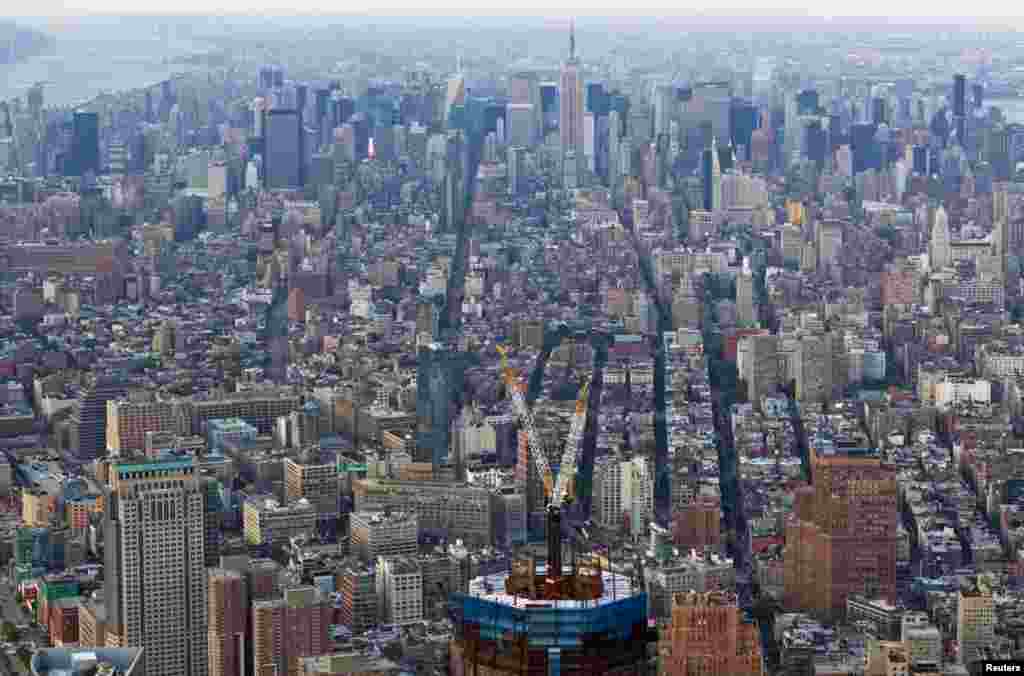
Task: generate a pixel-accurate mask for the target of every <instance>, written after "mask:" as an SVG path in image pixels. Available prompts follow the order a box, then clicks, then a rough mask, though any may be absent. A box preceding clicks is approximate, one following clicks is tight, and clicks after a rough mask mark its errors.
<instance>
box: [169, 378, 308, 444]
mask: <svg viewBox="0 0 1024 676" xmlns="http://www.w3.org/2000/svg"><path fill="white" fill-rule="evenodd" d="M186 406H187V409H188V411H189V419H190V420H191V421H192V433H193V434H202V433H203V432H204V431H205V427H206V425H207V423H208V421H210V420H216V419H223V418H241V419H242V420H244V421H245V422H247V423H248V424H250V425H252V426H254V427H255V428H256V430H257V431H258V432H259V434H270V433H271V431H272V430H273V427H274V424H275V421H276V420H277V419H278V418H279V417H281V416H284V415H288V414H289V413H291V412H292V411H295V410H297V409H299V408H300V407H301V398H300V397H299V395H298V394H295V393H294V392H293V391H290V390H287V389H278V388H268V389H254V390H246V391H241V392H234V393H232V394H229V395H226V396H223V397H211V398H209V399H199V398H193V399H192V400H191V401H189V402H188V403H187V405H186Z"/></svg>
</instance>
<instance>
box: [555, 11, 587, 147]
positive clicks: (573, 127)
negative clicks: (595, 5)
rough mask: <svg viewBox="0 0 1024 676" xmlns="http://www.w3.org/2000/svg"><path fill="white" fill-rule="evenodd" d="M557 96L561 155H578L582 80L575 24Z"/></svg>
mask: <svg viewBox="0 0 1024 676" xmlns="http://www.w3.org/2000/svg"><path fill="white" fill-rule="evenodd" d="M558 97H559V102H558V106H559V121H558V129H559V138H560V141H561V145H562V156H563V157H565V156H566V155H567V154H569V152H570V151H571V152H572V153H574V154H575V155H576V157H580V156H582V153H583V81H582V80H581V79H580V62H579V59H577V58H576V28H575V25H571V26H570V28H569V60H568V61H566V62H565V65H564V66H563V67H562V77H561V80H560V82H559V90H558Z"/></svg>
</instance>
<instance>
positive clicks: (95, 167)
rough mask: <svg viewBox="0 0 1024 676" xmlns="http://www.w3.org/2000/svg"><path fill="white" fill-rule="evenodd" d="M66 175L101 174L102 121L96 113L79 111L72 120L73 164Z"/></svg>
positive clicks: (68, 166) (66, 168)
mask: <svg viewBox="0 0 1024 676" xmlns="http://www.w3.org/2000/svg"><path fill="white" fill-rule="evenodd" d="M64 173H65V175H67V176H85V175H86V174H88V173H92V174H98V173H100V121H99V115H98V114H96V113H87V112H84V111H78V112H76V113H75V114H74V117H73V119H72V132H71V162H70V164H69V165H65V172H64Z"/></svg>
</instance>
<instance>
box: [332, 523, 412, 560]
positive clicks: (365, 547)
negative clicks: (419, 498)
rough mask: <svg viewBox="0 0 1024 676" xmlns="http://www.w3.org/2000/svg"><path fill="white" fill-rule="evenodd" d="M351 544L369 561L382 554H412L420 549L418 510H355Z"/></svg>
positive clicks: (353, 548) (354, 549) (351, 527)
mask: <svg viewBox="0 0 1024 676" xmlns="http://www.w3.org/2000/svg"><path fill="white" fill-rule="evenodd" d="M349 532H350V537H349V540H350V542H351V545H350V546H351V548H352V550H353V551H355V552H357V553H358V554H359V555H360V556H361V557H362V558H363V560H365V561H376V560H377V557H378V556H412V555H415V554H416V552H417V551H418V549H419V519H418V518H417V516H416V514H415V513H414V512H353V513H352V514H351V515H350V516H349Z"/></svg>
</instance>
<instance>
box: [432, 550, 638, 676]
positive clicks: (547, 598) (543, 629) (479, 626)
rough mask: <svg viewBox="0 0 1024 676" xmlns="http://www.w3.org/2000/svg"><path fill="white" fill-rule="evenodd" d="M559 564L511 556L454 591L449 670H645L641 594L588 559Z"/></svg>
mask: <svg viewBox="0 0 1024 676" xmlns="http://www.w3.org/2000/svg"><path fill="white" fill-rule="evenodd" d="M562 568H563V573H562V575H558V576H555V575H553V574H552V573H551V571H549V570H548V569H547V567H546V566H544V565H543V564H537V563H536V562H535V561H533V560H532V559H524V560H518V561H515V562H513V565H512V574H511V575H509V574H508V572H507V571H501V572H498V573H494V574H489V575H483V576H481V577H477V578H475V579H473V580H472V581H470V583H469V588H468V592H467V593H459V594H453V595H452V602H451V607H452V610H453V612H454V616H455V618H456V619H455V631H454V634H455V637H454V639H453V640H452V643H451V664H452V673H460V674H488V675H489V676H514V675H515V674H524V673H538V674H616V675H618V676H640V674H647V673H649V672H648V667H647V649H648V641H650V636H649V634H648V632H647V618H646V608H647V594H646V593H644V592H643V591H640V590H639V589H638V588H637V587H635V586H634V585H633V584H632V581H631V580H630V578H629V577H627V576H625V575H620V574H617V573H614V572H611V571H607V570H605V571H601V570H599V568H598V567H597V566H594V565H587V566H580V567H579V568H577V569H575V570H572V571H570V569H569V567H568V566H563V567H562ZM596 626H600V627H601V628H602V630H601V631H600V632H596V631H594V627H596Z"/></svg>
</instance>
